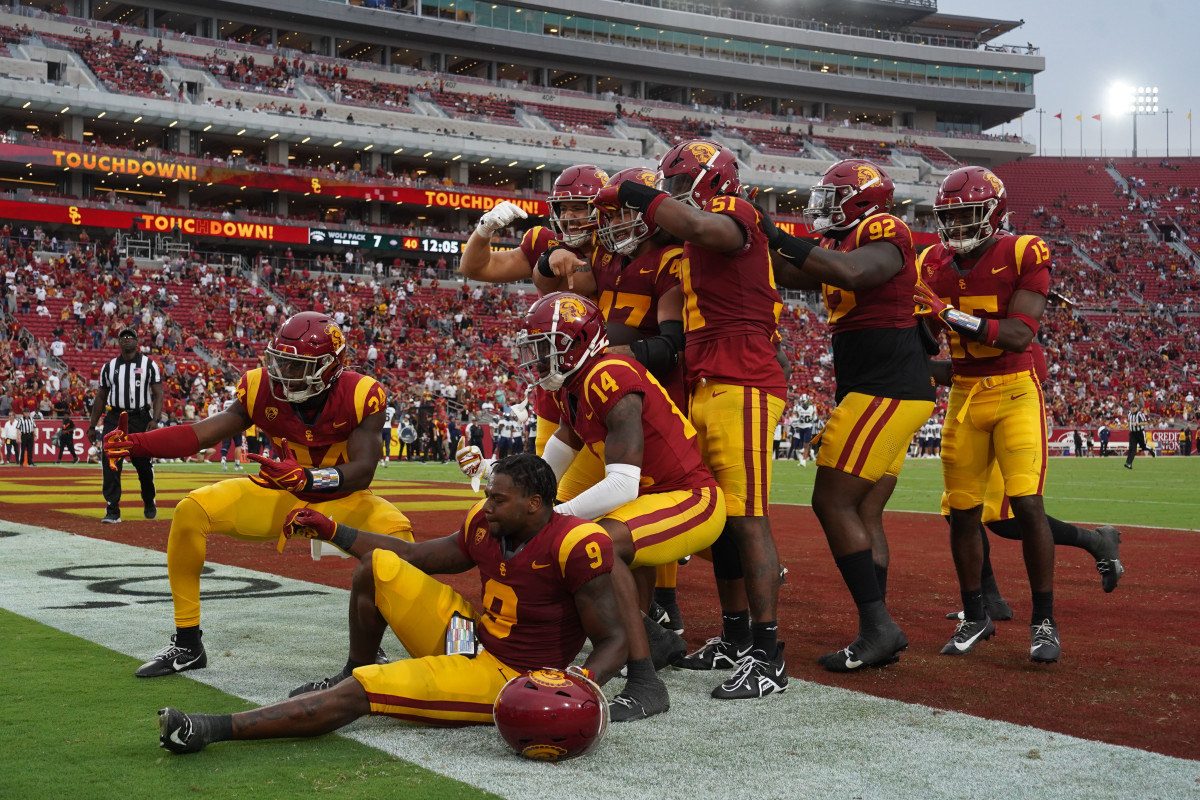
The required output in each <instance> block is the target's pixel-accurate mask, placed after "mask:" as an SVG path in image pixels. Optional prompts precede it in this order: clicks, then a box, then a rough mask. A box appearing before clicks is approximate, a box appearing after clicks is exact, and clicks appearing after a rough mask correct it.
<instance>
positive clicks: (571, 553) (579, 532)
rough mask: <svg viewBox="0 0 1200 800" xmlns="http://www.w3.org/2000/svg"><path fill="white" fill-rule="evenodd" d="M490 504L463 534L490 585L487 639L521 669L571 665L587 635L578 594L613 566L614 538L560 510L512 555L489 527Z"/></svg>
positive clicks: (463, 545) (478, 509) (484, 610)
mask: <svg viewBox="0 0 1200 800" xmlns="http://www.w3.org/2000/svg"><path fill="white" fill-rule="evenodd" d="M483 502H484V501H481V502H479V503H477V504H476V505H475V507H474V508H472V509H471V511H470V513H468V514H467V519H466V521H465V522H464V523H463V527H462V529H461V530H460V531H459V534H458V547H459V549H460V550H461V551H462V553H463V555H465V556H466V557H467V558H469V559H471V561H473V562H474V563H475V564H476V566H478V567H479V579H480V582H481V583H482V584H483V602H482V603H481V604H480V605H479V606H478V608H479V610H480V612H481V615H480V616H481V619H480V626H479V629H478V635H479V641H480V642H481V643H482V644H483V646H484V648H485V649H486V650H489V651H490V652H491V653H492V655H494V656H495V657H496V658H498V659H500V660H501V661H503V662H504V663H505V664H507V665H508V666H510V667H513V668H514V669H518V670H521V671H528V670H532V669H540V668H542V667H559V668H561V667H565V666H566V665H568V664H570V663H571V661H573V660H574V658H575V656H576V655H578V654H579V650H580V649H581V648H582V647H583V642H584V640H585V639H586V638H587V634H586V633H585V632H584V630H583V623H581V622H580V621H579V613H578V611H577V610H576V608H575V592H577V591H579V587H581V586H583V585H584V584H585V583H587V582H588V581H590V580H591V579H592V578H595V577H596V576H598V575H603V574H605V573H606V572H610V571H611V570H612V566H613V549H612V539H610V538H609V537H608V534H607V533H605V532H604V529H603V528H601V527H600V526H599V525H597V524H596V523H594V522H592V521H591V520H586V519H580V518H579V517H570V516H564V515H562V514H554V515H552V516H551V517H550V522H549V523H547V525H546V527H544V528H542V529H541V530H540V531H538V533H537V534H536V535H535V536H534V537H533V538H532V539H530V540H529V541H528V542H526V543H525V544H524V546H522V547H520V548H518V549H517V550H516V552H515V553H506V550H505V547H504V543H503V541H502V540H501V539H497V538H496V537H494V536H491V535H490V534H489V533H488V523H487V519H486V518H485V517H484V515H483Z"/></svg>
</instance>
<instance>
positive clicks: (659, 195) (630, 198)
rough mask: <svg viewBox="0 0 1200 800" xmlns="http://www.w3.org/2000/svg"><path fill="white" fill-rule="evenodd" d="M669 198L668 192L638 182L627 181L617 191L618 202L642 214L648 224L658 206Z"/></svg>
mask: <svg viewBox="0 0 1200 800" xmlns="http://www.w3.org/2000/svg"><path fill="white" fill-rule="evenodd" d="M668 196H669V195H667V193H666V192H663V191H659V190H658V189H655V188H654V187H653V186H647V185H646V184H644V183H638V182H637V181H625V182H624V183H622V184H621V188H619V189H617V200H618V202H620V203H621V204H622V205H623V206H625V207H627V208H632V209H636V210H637V211H640V212H642V217H643V218H645V219H646V221H647V222H648V221H650V217H651V215H653V214H654V209H655V208H657V207H658V204H659V203H661V202H662V201H663V200H665V199H666V198H667V197H668Z"/></svg>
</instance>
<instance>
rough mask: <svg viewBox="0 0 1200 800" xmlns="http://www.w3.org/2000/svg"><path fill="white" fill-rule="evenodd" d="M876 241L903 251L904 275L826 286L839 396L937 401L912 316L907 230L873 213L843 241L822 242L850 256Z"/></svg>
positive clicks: (912, 262) (912, 257)
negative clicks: (862, 284) (866, 285)
mask: <svg viewBox="0 0 1200 800" xmlns="http://www.w3.org/2000/svg"><path fill="white" fill-rule="evenodd" d="M875 242H886V243H888V244H892V245H895V247H896V248H897V249H898V250H899V251H900V255H901V257H902V258H903V259H904V266H903V267H902V268H901V269H900V271H899V272H897V273H896V274H895V275H893V276H892V277H891V278H890V279H888V280H887V281H885V282H884V283H882V284H880V285H879V286H875V287H873V288H871V289H863V290H860V291H857V292H854V291H850V290H849V289H839V288H838V287H836V286H831V285H829V284H824V285H822V286H821V294H822V296H823V298H824V300H825V307H826V308H827V309H828V310H829V328H830V331H831V332H832V334H833V372H834V378H835V379H836V380H837V388H836V391H835V393H834V396H835V398H836V399H837V401H838V402H839V403H840V402H841V400H842V398H844V397H845V396H846V395H847V394H849V393H850V392H858V393H861V394H869V395H872V396H873V397H887V398H892V399H898V400H933V399H934V389H933V383H932V381H931V380H930V373H929V356H928V355H927V354H926V352H925V346H924V345H923V344H922V343H921V338H920V333H919V331H918V330H917V318H916V317H915V316H913V309H914V303H913V291H914V290H915V288H916V285H917V253H916V250H915V249H914V248H913V240H912V232H911V231H910V230H909V229H908V226H907V225H905V224H904V221H903V220H901V219H898V218H897V217H893V216H892V215H891V214H873V215H871V216H869V217H867V218H866V219H864V220H863V221H862V222H860V223H859V224H858V225H857V226H856V227H855V228H854V229H853V230H852V231H850V232H848V233H847V234H846V236H845V238H843V239H835V238H831V237H825V238H823V239H821V247H823V248H825V249H827V250H836V251H838V252H840V253H849V252H852V251H854V250H857V249H858V248H860V247H863V246H866V245H869V244H874V243H875Z"/></svg>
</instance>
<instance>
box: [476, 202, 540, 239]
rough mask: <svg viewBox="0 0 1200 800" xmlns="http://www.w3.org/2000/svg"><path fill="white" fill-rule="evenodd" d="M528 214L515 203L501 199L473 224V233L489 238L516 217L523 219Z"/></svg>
mask: <svg viewBox="0 0 1200 800" xmlns="http://www.w3.org/2000/svg"><path fill="white" fill-rule="evenodd" d="M528 216H529V215H528V214H526V213H525V210H524V209H522V208H521V207H520V206H519V205H517V204H516V203H510V202H509V201H508V200H501V201H500V202H499V203H497V204H496V205H495V206H494V207H493V208H492V210H491V211H489V212H487V213H486V214H484V215H483V216H482V217H480V218H479V224H478V225H476V226H475V233H477V234H479V235H480V236H482V237H483V238H484V239H490V238H491V237H492V234H493V233H495V232H496V231H498V230H500V229H501V228H507V227H508V226H509V225H512V224H513V223H514V222H516V221H517V220H518V219H525V218H526V217H528Z"/></svg>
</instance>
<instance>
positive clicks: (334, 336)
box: [325, 325, 346, 352]
mask: <svg viewBox="0 0 1200 800" xmlns="http://www.w3.org/2000/svg"><path fill="white" fill-rule="evenodd" d="M325 333H326V334H328V335H329V338H330V339H331V340H332V341H333V349H334V351H335V352H336V351H338V350H341V349H342V348H343V347H345V346H346V337H345V335H344V334H343V333H342V329H341V328H339V327H338V326H337V325H327V326H325Z"/></svg>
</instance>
